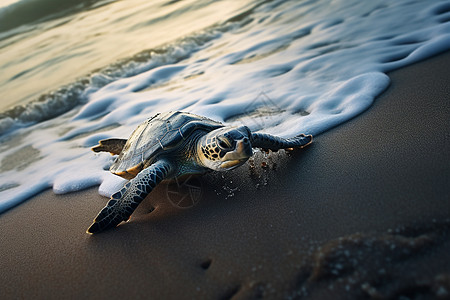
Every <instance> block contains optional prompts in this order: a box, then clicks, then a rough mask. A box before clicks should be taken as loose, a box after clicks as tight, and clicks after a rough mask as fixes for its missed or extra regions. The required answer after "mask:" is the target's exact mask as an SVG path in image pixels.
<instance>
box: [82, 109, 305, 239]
mask: <svg viewBox="0 0 450 300" xmlns="http://www.w3.org/2000/svg"><path fill="white" fill-rule="evenodd" d="M311 142H312V136H311V135H304V134H300V135H297V136H296V137H294V138H289V139H284V138H280V137H276V136H273V135H270V134H265V133H252V132H251V131H250V129H249V128H248V127H247V126H240V127H227V126H225V125H223V124H222V123H219V122H216V121H214V120H211V119H208V118H205V117H201V116H198V115H194V114H191V113H187V112H179V111H175V112H167V113H160V114H157V115H155V116H154V117H152V118H150V119H148V120H147V121H144V122H143V123H141V124H140V125H139V126H138V127H137V128H136V129H135V130H134V132H133V133H132V134H131V136H130V137H129V138H128V140H125V139H106V140H101V141H99V145H97V146H95V147H93V148H92V150H93V151H94V152H101V151H105V152H110V153H111V154H113V155H119V156H118V157H117V158H116V160H115V161H114V163H113V164H112V166H111V168H110V171H111V172H112V173H114V174H116V175H119V176H121V177H124V178H126V179H129V180H130V181H129V182H128V183H127V184H126V185H125V186H124V187H123V188H122V189H121V190H119V191H118V192H116V193H115V194H113V195H112V196H111V199H110V200H109V202H108V204H107V205H106V206H105V207H104V208H103V209H102V210H101V211H100V213H99V214H98V215H97V217H96V218H95V220H94V223H93V224H92V225H91V226H90V227H89V229H88V230H87V232H88V233H97V232H100V231H102V230H105V229H108V228H112V227H115V226H117V225H118V224H119V223H120V222H122V221H126V220H128V219H129V218H130V216H131V214H132V213H133V211H134V210H135V209H136V207H137V206H138V205H139V203H140V202H141V201H142V200H143V199H144V198H145V197H146V196H147V195H148V194H149V193H150V192H151V191H152V190H153V189H154V188H155V186H156V185H158V184H159V183H160V182H161V181H162V180H164V179H168V178H174V177H179V176H182V175H187V174H201V173H204V172H206V171H207V170H209V169H212V170H216V171H226V170H231V169H233V168H236V167H238V166H240V165H242V164H244V163H245V162H246V161H247V159H248V158H249V157H250V156H252V154H253V151H252V147H258V148H262V149H265V150H268V149H270V150H274V151H276V150H278V149H286V148H303V147H305V146H307V145H309V144H310V143H311Z"/></svg>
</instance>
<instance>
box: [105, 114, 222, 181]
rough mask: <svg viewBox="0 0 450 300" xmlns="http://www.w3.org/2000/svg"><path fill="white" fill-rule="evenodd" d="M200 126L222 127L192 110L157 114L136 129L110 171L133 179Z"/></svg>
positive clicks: (210, 128)
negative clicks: (190, 112) (193, 112)
mask: <svg viewBox="0 0 450 300" xmlns="http://www.w3.org/2000/svg"><path fill="white" fill-rule="evenodd" d="M196 122H198V124H199V125H196ZM193 124H194V125H193ZM190 125H192V126H190ZM199 126H203V127H206V128H208V129H209V130H212V129H215V128H219V127H223V125H222V124H221V123H219V122H216V121H214V120H211V119H208V118H205V117H200V116H196V115H192V114H189V113H182V112H168V113H164V114H157V115H156V116H154V117H152V118H151V119H149V120H147V121H146V122H143V123H142V124H140V125H139V126H138V127H137V128H136V129H135V130H134V132H133V133H132V134H131V136H130V137H129V138H128V140H127V142H126V144H125V146H124V148H123V151H122V152H121V153H120V155H119V156H118V157H117V159H116V161H115V162H114V163H113V165H112V166H111V168H110V171H111V172H112V173H115V174H117V175H119V176H123V177H125V178H128V179H131V178H133V177H134V176H135V175H136V174H137V173H138V172H139V171H141V170H142V168H144V167H145V166H148V165H150V164H152V163H153V161H154V159H155V158H156V156H157V155H158V154H161V153H162V152H164V151H167V150H169V149H174V148H176V147H177V146H179V145H180V144H181V143H182V142H183V141H184V140H185V139H187V138H189V135H190V134H191V133H192V132H193V131H194V130H196V129H197V128H198V127H199Z"/></svg>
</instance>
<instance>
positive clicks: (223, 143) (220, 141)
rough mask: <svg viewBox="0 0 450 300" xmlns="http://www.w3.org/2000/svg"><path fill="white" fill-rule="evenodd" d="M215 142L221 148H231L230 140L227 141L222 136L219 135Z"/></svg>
mask: <svg viewBox="0 0 450 300" xmlns="http://www.w3.org/2000/svg"><path fill="white" fill-rule="evenodd" d="M217 144H218V145H219V147H220V148H222V149H224V150H227V149H231V148H232V147H231V143H230V141H228V139H226V138H224V137H219V138H218V139H217Z"/></svg>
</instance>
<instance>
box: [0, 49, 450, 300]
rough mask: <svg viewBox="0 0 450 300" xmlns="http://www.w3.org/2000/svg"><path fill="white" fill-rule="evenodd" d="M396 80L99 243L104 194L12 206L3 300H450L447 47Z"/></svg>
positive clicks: (157, 197) (1, 223) (4, 220)
mask: <svg viewBox="0 0 450 300" xmlns="http://www.w3.org/2000/svg"><path fill="white" fill-rule="evenodd" d="M390 77H391V79H392V85H391V87H390V88H389V89H388V90H387V91H386V92H385V93H384V94H383V95H382V96H380V97H379V98H378V99H377V101H376V103H375V104H374V106H373V107H372V108H371V109H370V110H368V111H367V112H366V113H364V114H362V115H360V116H358V117H357V118H355V119H354V120H352V121H350V122H347V123H346V124H343V125H342V126H339V127H337V128H335V129H333V130H330V131H329V132H327V133H325V134H323V135H320V136H318V137H317V138H316V139H315V143H314V144H313V145H312V146H310V147H309V148H307V149H305V150H304V151H299V152H295V153H293V154H291V155H290V156H287V155H285V154H283V153H279V154H275V155H272V156H271V158H264V157H262V154H259V155H258V157H257V159H256V162H255V165H256V167H255V169H254V170H252V171H251V170H250V168H249V167H248V166H246V167H243V168H241V169H238V170H236V171H234V172H230V173H226V174H224V177H223V178H222V175H221V174H212V175H206V176H203V177H202V179H201V183H202V187H201V191H202V197H201V199H200V201H199V203H198V204H197V205H195V207H193V208H190V209H177V208H175V207H174V206H173V205H171V204H170V202H169V201H167V198H168V196H167V192H166V190H167V188H168V186H167V184H166V185H161V186H159V187H158V188H157V189H156V190H155V191H154V192H153V193H152V194H151V195H150V196H149V197H147V199H146V200H145V201H144V202H143V203H142V204H141V206H140V207H139V208H138V209H137V211H136V212H135V214H134V215H133V217H132V219H131V221H130V222H128V223H126V224H123V225H121V226H119V227H118V228H116V229H115V230H110V231H107V232H105V233H103V234H99V235H96V236H90V235H88V234H86V233H85V230H86V229H87V227H88V226H89V225H90V223H91V221H92V219H93V217H94V216H95V215H96V214H97V212H98V211H99V210H100V209H101V208H102V207H103V206H104V204H105V203H106V201H107V199H106V198H104V197H101V196H99V195H98V194H97V190H96V189H90V190H87V191H82V192H79V193H73V194H69V195H64V196H59V195H54V194H53V193H52V192H51V191H47V192H45V193H42V194H41V195H39V196H37V197H34V198H33V199H31V200H29V201H27V202H26V203H24V204H22V205H20V206H18V207H16V208H14V209H12V210H10V211H8V212H6V213H5V214H3V215H1V216H0V241H1V252H0V272H1V273H0V274H1V275H0V298H1V299H21V298H26V299H55V298H58V299H60V298H64V299H70V298H72V299H82V298H96V299H103V298H111V299H119V298H133V299H137V298H144V299H149V298H151V299H162V298H171V299H230V298H233V299H248V298H250V299H254V298H258V297H264V298H267V299H279V298H286V297H290V296H292V297H294V298H295V297H298V298H301V297H302V296H305V295H306V296H309V297H307V298H311V299H364V298H376V299H384V298H393V299H397V298H399V299H401V296H407V297H409V298H417V299H435V298H439V297H441V298H442V299H445V298H446V299H448V298H449V297H450V236H449V235H450V214H449V212H450V200H449V196H450V178H449V176H450V162H449V153H450V123H449V122H450V102H449V100H450V85H449V78H450V53H446V54H443V55H440V56H437V57H434V58H431V59H429V60H427V61H425V62H421V63H418V64H415V65H413V66H410V67H407V68H404V69H402V70H399V71H396V72H393V73H391V74H390ZM261 160H263V161H265V162H266V163H267V166H268V167H267V168H262V167H261V166H260V161H261ZM231 181H232V182H231ZM152 206H154V207H156V210H155V211H153V212H152V213H150V214H149V213H148V212H149V211H151V208H152ZM405 299H407V298H405Z"/></svg>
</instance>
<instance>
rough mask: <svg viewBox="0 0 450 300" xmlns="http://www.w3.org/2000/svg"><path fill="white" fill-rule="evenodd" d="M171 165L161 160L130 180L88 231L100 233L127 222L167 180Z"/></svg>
mask: <svg viewBox="0 0 450 300" xmlns="http://www.w3.org/2000/svg"><path fill="white" fill-rule="evenodd" d="M170 171H171V165H170V164H169V163H168V162H166V161H164V160H160V161H157V162H155V163H154V164H153V165H151V166H149V167H148V168H146V169H144V170H142V171H141V172H140V173H139V174H137V176H136V177H135V178H133V179H132V180H130V182H128V183H127V184H126V185H125V186H124V187H123V188H122V189H121V190H120V191H118V192H117V193H115V194H113V195H112V196H111V200H109V202H108V204H107V205H106V206H105V207H104V208H103V209H102V210H101V211H100V213H99V214H98V215H97V217H96V218H95V220H94V223H93V224H92V225H91V226H90V227H89V229H88V230H87V231H86V232H87V233H92V234H93V233H98V232H100V231H103V230H106V229H109V228H114V227H116V226H117V225H119V223H120V222H122V221H127V220H128V219H129V218H130V216H131V214H132V213H133V211H134V210H135V209H136V207H137V206H138V205H139V203H141V202H142V200H144V199H145V197H146V196H147V195H148V194H149V193H150V192H151V191H152V190H153V189H154V188H155V186H157V185H158V184H159V183H160V182H161V181H162V180H163V179H165V178H167V176H168V175H169V173H170Z"/></svg>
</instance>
